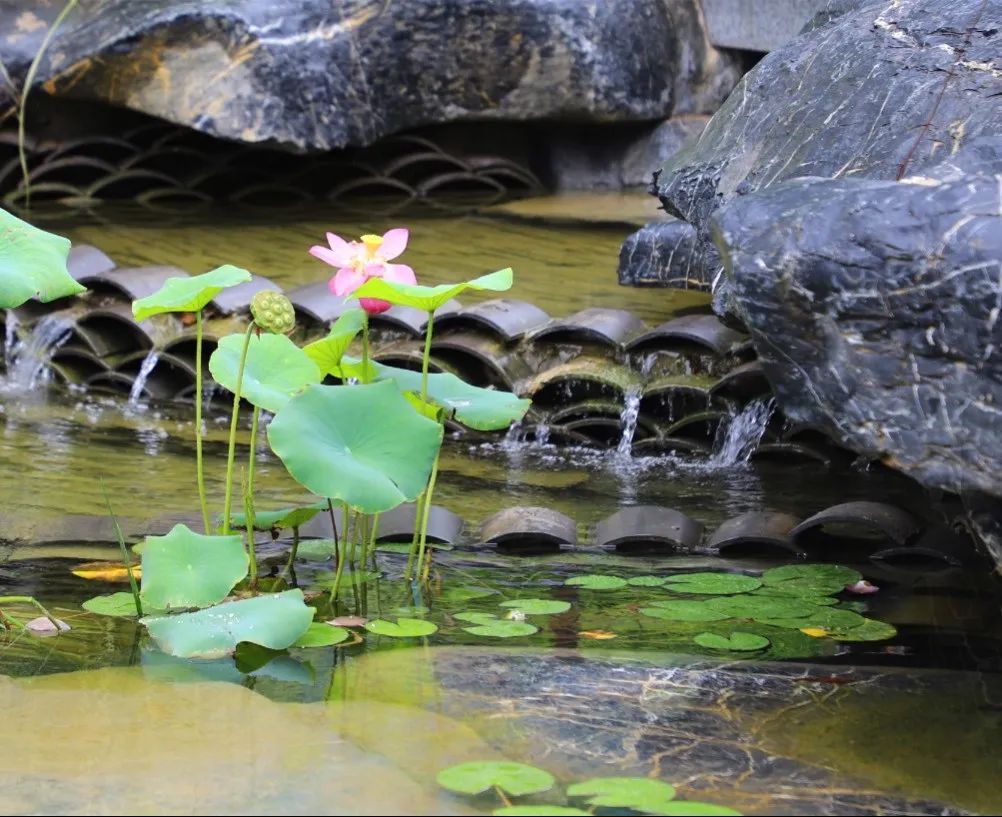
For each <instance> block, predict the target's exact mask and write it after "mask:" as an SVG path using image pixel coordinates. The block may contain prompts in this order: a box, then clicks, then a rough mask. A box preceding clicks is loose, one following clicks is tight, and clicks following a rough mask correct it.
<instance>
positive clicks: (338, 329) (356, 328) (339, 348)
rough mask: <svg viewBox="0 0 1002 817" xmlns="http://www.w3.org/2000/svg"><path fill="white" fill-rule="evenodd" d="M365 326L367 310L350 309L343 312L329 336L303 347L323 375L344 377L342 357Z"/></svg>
mask: <svg viewBox="0 0 1002 817" xmlns="http://www.w3.org/2000/svg"><path fill="white" fill-rule="evenodd" d="M363 326H365V311H364V310H362V309H349V310H347V311H346V312H342V313H341V315H340V316H339V317H338V319H337V320H336V321H335V322H334V325H333V326H332V327H331V331H330V332H329V333H328V335H327V337H325V338H321V339H320V340H315V341H313V343H308V344H306V346H304V347H303V351H304V352H305V353H306V355H307V356H308V357H309V358H310V360H312V361H313V362H314V363H315V364H316V365H317V368H318V369H319V370H320V374H321V376H322V377H326V376H327V375H333V376H334V377H343V373H342V371H341V359H342V358H343V357H344V354H345V352H347V351H348V347H349V346H351V342H352V341H353V340H354V339H355V337H356V335H358V333H359V332H361V331H362V327H363Z"/></svg>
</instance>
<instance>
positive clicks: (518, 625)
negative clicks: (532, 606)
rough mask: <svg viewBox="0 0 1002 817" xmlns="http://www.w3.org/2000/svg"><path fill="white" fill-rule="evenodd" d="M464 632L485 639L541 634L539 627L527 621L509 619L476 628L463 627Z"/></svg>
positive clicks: (486, 622)
mask: <svg viewBox="0 0 1002 817" xmlns="http://www.w3.org/2000/svg"><path fill="white" fill-rule="evenodd" d="M463 630H464V631H465V632H467V633H469V634H470V635H479V636H483V637H484V638H518V637H519V636H523V635H532V634H533V633H538V632H539V628H538V627H536V626H534V625H532V624H529V622H527V621H514V620H512V619H507V618H499V619H497V620H494V619H492V620H490V621H487V620H485V621H484V623H483V624H478V625H477V626H475V627H463Z"/></svg>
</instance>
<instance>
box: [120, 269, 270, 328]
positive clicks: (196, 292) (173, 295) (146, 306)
mask: <svg viewBox="0 0 1002 817" xmlns="http://www.w3.org/2000/svg"><path fill="white" fill-rule="evenodd" d="M250 279H251V274H250V273H249V272H247V270H245V269H241V268H240V267H234V266H233V265H232V264H225V265H224V266H222V267H216V269H214V270H212V271H211V272H205V273H202V274H201V275H192V276H191V277H190V278H168V279H167V280H166V281H165V282H164V285H163V286H162V287H160V289H158V290H157V291H156V292H154V293H153V294H152V295H147V296H146V297H145V298H140V299H139V300H138V301H133V302H132V314H133V315H134V316H135V318H136V320H137V321H144V320H146V319H147V318H149V317H151V316H153V315H161V314H163V313H164V312H200V311H201V310H202V309H203V308H204V307H205V305H206V304H207V303H208V302H209V301H211V300H212V299H213V298H215V297H216V296H217V295H218V294H219V293H220V292H222V291H223V290H224V289H228V288H229V287H232V286H236V285H237V284H243V283H246V282H247V281H249V280H250Z"/></svg>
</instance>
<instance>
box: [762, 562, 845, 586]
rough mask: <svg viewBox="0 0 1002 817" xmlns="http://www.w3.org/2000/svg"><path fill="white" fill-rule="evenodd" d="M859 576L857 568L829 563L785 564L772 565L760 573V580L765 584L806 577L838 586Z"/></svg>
mask: <svg viewBox="0 0 1002 817" xmlns="http://www.w3.org/2000/svg"><path fill="white" fill-rule="evenodd" d="M861 578H863V577H862V575H861V574H860V573H859V571H857V570H853V569H852V568H849V567H842V566H841V565H831V564H810V565H785V566H783V567H774V568H772V570H767V571H765V573H763V574H762V581H763V582H765V583H766V584H779V583H780V582H786V581H789V580H790V579H808V580H812V581H816V582H821V583H824V582H830V583H834V584H836V585H838V586H839V587H845V586H846V585H847V584H855V583H856V582H858V581H859V580H860V579H861Z"/></svg>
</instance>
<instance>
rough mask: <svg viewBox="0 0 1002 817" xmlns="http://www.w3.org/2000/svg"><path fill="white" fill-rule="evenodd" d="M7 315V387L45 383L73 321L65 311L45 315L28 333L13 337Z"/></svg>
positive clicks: (18, 389)
mask: <svg viewBox="0 0 1002 817" xmlns="http://www.w3.org/2000/svg"><path fill="white" fill-rule="evenodd" d="M10 326H11V323H10V318H9V317H8V323H7V327H8V338H7V346H6V351H5V354H6V357H7V377H6V379H5V380H4V389H5V390H6V391H16V392H22V393H25V392H30V391H33V390H34V389H36V388H38V387H39V386H41V385H43V384H44V383H45V382H46V380H47V378H48V373H49V361H50V360H51V359H52V355H53V353H54V352H55V351H56V350H57V349H58V348H59V347H60V346H62V345H63V344H64V343H66V341H67V340H69V338H70V335H71V334H72V333H73V322H72V321H71V320H70V319H69V318H67V317H66V316H64V315H59V314H54V315H46V316H45V317H43V318H42V319H41V320H39V321H38V323H36V324H35V325H34V326H33V327H32V328H31V331H30V332H29V333H28V335H27V337H25V338H23V339H21V340H17V339H16V338H14V339H12V338H11V337H10V336H11V330H10Z"/></svg>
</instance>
